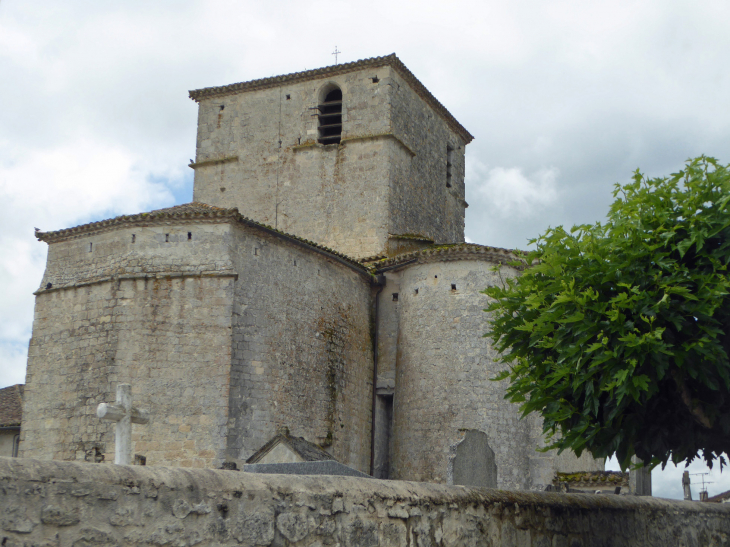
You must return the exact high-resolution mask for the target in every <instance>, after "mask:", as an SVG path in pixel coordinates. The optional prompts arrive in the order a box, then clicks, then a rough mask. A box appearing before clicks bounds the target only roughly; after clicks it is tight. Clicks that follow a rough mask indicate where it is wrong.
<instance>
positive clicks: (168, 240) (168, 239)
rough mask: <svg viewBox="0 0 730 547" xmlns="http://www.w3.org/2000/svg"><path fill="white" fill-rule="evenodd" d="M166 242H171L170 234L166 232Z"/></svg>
mask: <svg viewBox="0 0 730 547" xmlns="http://www.w3.org/2000/svg"><path fill="white" fill-rule="evenodd" d="M165 243H170V234H165Z"/></svg>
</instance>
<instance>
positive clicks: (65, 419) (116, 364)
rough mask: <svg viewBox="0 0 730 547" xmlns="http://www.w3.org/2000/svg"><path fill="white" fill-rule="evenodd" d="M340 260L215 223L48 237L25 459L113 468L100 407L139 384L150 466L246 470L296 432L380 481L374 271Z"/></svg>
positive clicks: (138, 439)
mask: <svg viewBox="0 0 730 547" xmlns="http://www.w3.org/2000/svg"><path fill="white" fill-rule="evenodd" d="M90 249H91V250H90ZM327 256H329V255H326V254H323V253H318V252H315V251H313V250H312V248H310V247H306V246H302V245H298V244H296V243H293V242H291V241H288V240H284V239H281V238H279V237H278V236H276V235H272V234H271V233H269V232H266V231H265V230H264V231H262V230H259V229H257V228H256V227H251V226H247V225H244V224H240V223H238V222H236V221H235V220H230V219H228V220H226V221H225V222H223V221H220V220H219V219H216V218H214V219H212V220H211V221H210V222H202V221H196V222H188V221H186V220H185V218H181V219H178V220H176V221H172V220H170V221H169V222H167V223H166V224H164V225H154V226H146V227H140V226H126V225H123V226H122V227H118V228H115V229H109V230H107V231H104V232H101V233H94V232H91V233H87V234H85V235H79V236H78V237H75V238H72V239H62V240H60V241H56V242H53V243H51V244H50V249H49V262H48V267H47V269H46V273H45V276H44V280H43V283H51V284H52V286H53V287H52V288H51V289H41V291H40V292H39V294H38V296H37V302H36V308H35V320H34V327H33V328H34V330H33V338H32V340H31V343H30V349H29V359H28V372H27V384H26V385H27V387H26V390H25V414H24V418H23V430H22V437H23V438H22V442H21V456H23V457H37V458H49V459H50V458H53V459H62V460H76V461H96V460H99V459H104V461H113V459H114V425H113V424H110V423H108V422H104V421H102V420H99V419H98V417H97V416H96V413H95V412H96V406H97V405H98V404H99V403H101V402H112V401H113V400H114V390H115V386H116V384H117V383H129V384H131V385H132V390H133V397H134V401H135V403H134V404H135V406H139V407H141V408H145V409H147V410H149V412H150V422H149V424H146V425H133V427H132V445H133V453H136V454H143V455H145V456H146V458H147V465H150V466H151V465H172V466H181V467H213V468H216V467H220V464H221V463H222V462H223V461H224V460H226V459H230V460H245V459H246V458H247V457H248V456H250V455H251V454H252V453H253V452H255V451H256V450H257V449H259V448H260V447H261V446H262V445H263V444H264V443H266V442H267V441H268V440H269V439H270V438H271V437H273V436H274V435H275V434H276V431H277V428H278V427H282V426H285V427H288V428H289V429H290V431H291V432H292V434H295V435H298V436H304V437H306V438H307V439H309V440H311V441H313V442H318V443H320V444H323V445H326V446H328V447H329V450H331V452H332V455H333V458H335V459H337V460H339V461H340V462H343V463H344V464H347V465H350V466H352V467H354V468H356V469H359V470H361V471H368V470H369V456H370V439H369V436H368V435H363V434H362V432H363V431H367V430H368V429H369V424H370V412H371V410H370V406H371V395H370V392H369V390H368V389H364V388H363V386H367V385H368V380H369V379H370V378H371V377H372V344H371V342H370V328H369V320H370V304H369V298H370V276H369V275H368V274H367V273H366V272H365V270H364V269H358V268H357V267H354V266H353V267H348V266H347V265H344V264H343V263H341V262H338V261H337V260H334V259H332V258H327ZM42 287H45V285H43V286H42Z"/></svg>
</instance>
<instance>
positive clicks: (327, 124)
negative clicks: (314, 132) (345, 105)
mask: <svg viewBox="0 0 730 547" xmlns="http://www.w3.org/2000/svg"><path fill="white" fill-rule="evenodd" d="M318 110H319V114H317V116H318V117H319V142H320V144H339V142H340V140H341V138H342V91H341V90H340V89H339V88H335V89H333V90H332V91H330V92H329V93H327V95H326V96H325V98H324V101H323V102H322V104H320V105H319V107H318Z"/></svg>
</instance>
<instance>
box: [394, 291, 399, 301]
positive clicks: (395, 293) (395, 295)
mask: <svg viewBox="0 0 730 547" xmlns="http://www.w3.org/2000/svg"><path fill="white" fill-rule="evenodd" d="M393 302H398V293H397V292H394V293H393Z"/></svg>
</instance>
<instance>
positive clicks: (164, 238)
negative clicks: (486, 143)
mask: <svg viewBox="0 0 730 547" xmlns="http://www.w3.org/2000/svg"><path fill="white" fill-rule="evenodd" d="M190 97H191V98H192V99H193V100H194V101H196V102H197V103H198V105H199V114H198V134H197V146H196V157H195V160H194V161H192V162H191V163H190V167H191V168H192V169H193V170H194V172H195V184H194V193H193V201H192V202H191V203H188V204H185V205H180V206H176V207H171V208H168V209H162V210H158V211H152V212H149V213H141V214H136V215H129V216H121V217H117V218H113V219H110V220H105V221H101V222H94V223H91V224H86V225H83V226H77V227H74V228H69V229H65V230H59V231H55V232H37V237H38V239H39V240H40V241H42V242H45V243H46V244H48V247H49V251H48V263H47V266H46V271H45V274H44V277H43V280H42V282H41V286H40V288H39V289H38V291H37V292H36V293H35V294H36V304H35V318H34V324H33V336H32V339H31V341H30V348H29V356H28V372H27V380H26V387H25V394H24V401H23V422H22V430H21V437H20V453H21V456H25V457H31V458H40V459H57V460H77V461H78V460H81V461H84V460H86V461H102V460H104V461H112V460H113V453H114V426H113V425H112V424H110V423H109V422H104V421H102V420H99V419H98V418H97V416H96V414H95V410H96V407H97V405H98V404H99V403H102V402H112V401H114V396H115V387H116V385H117V384H119V383H129V384H131V385H132V394H133V398H134V404H135V406H139V407H141V408H145V409H147V410H149V413H150V421H149V423H148V424H146V425H135V426H134V429H133V439H132V440H133V452H134V453H135V454H139V455H142V456H144V457H145V458H146V462H147V465H164V466H182V467H208V468H220V467H221V466H222V465H223V464H224V463H226V462H237V463H238V464H241V463H243V462H244V461H245V460H247V459H248V458H250V457H251V456H252V455H253V454H255V453H256V452H257V451H258V450H259V449H261V447H263V446H264V445H266V444H267V443H269V442H270V441H271V439H272V438H274V437H275V436H277V435H278V434H281V432H282V431H288V432H289V434H290V435H291V436H292V437H297V438H299V437H301V438H302V439H304V440H306V441H308V442H309V443H312V444H315V445H317V447H319V448H320V449H322V450H324V451H325V452H326V453H327V454H329V455H331V457H332V459H334V460H337V461H339V462H341V463H343V464H345V465H348V466H350V467H353V468H355V469H357V470H359V471H362V472H365V473H368V474H370V475H372V476H374V477H377V478H392V479H403V480H412V481H432V482H440V483H449V484H476V485H483V486H497V487H500V488H508V489H540V488H541V487H542V486H543V485H547V484H550V482H551V481H552V478H553V476H554V473H555V472H556V471H561V472H572V471H592V470H599V469H600V470H602V469H603V462H602V461H597V460H593V459H591V458H589V457H585V456H584V457H582V458H581V459H577V458H575V457H574V456H573V455H570V454H567V453H563V454H562V455H560V456H558V455H557V454H556V453H552V452H537V451H536V448H537V447H538V446H540V445H541V443H542V435H541V423H540V421H539V419H538V418H528V419H524V420H521V419H520V415H519V412H518V408H517V406H515V405H512V404H511V403H508V402H506V401H505V400H504V399H503V396H504V390H505V386H504V384H503V383H496V382H492V381H490V378H492V377H493V376H494V375H495V374H496V373H497V372H498V371H499V370H501V368H502V367H503V366H504V365H502V364H501V363H500V362H499V359H498V355H497V354H496V353H495V351H494V350H493V349H492V347H491V346H490V343H489V341H488V340H487V339H485V338H483V337H482V335H483V334H484V333H485V332H486V331H487V330H488V316H487V314H485V313H484V312H483V309H484V308H485V307H486V306H487V301H486V300H487V297H486V296H485V295H483V294H481V291H482V290H483V289H484V288H485V287H487V286H489V285H491V284H494V283H497V282H499V278H498V274H496V273H495V272H494V271H493V267H494V266H495V265H502V269H501V275H502V276H503V277H505V276H514V275H518V274H519V272H517V271H516V270H515V269H513V268H512V267H510V266H508V265H507V263H508V262H510V261H511V260H512V259H513V258H514V257H513V255H512V254H511V253H510V251H508V250H505V249H498V248H492V247H487V246H481V245H474V244H468V243H464V214H465V209H466V207H468V205H467V203H466V201H465V199H464V153H465V148H466V145H467V144H469V142H470V141H471V140H472V138H473V137H472V135H471V134H470V133H469V132H468V131H467V130H466V129H465V128H464V127H463V126H462V125H461V124H460V123H459V122H458V121H457V120H456V119H455V118H454V117H453V116H452V115H451V114H450V113H449V112H448V110H446V108H445V107H444V106H443V105H442V104H441V103H440V102H439V101H438V100H437V99H436V98H435V97H434V96H433V95H432V94H431V93H430V92H429V91H428V90H427V89H426V88H425V87H424V86H423V84H422V83H421V82H419V81H418V79H416V77H415V76H414V75H413V74H412V73H411V72H410V71H409V70H408V69H407V68H406V67H405V66H404V65H403V63H402V62H401V61H400V60H399V59H398V58H397V57H396V56H395V55H389V56H385V57H376V58H372V59H366V60H361V61H357V62H353V63H348V64H340V65H334V66H329V67H326V68H321V69H317V70H308V71H305V72H298V73H294V74H287V75H283V76H277V77H272V78H264V79H260V80H253V81H248V82H243V83H237V84H232V85H225V86H221V87H210V88H205V89H199V90H195V91H191V92H190ZM239 467H240V466H239Z"/></svg>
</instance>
